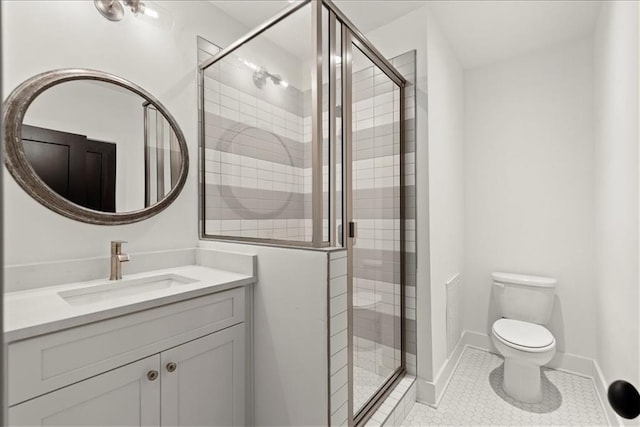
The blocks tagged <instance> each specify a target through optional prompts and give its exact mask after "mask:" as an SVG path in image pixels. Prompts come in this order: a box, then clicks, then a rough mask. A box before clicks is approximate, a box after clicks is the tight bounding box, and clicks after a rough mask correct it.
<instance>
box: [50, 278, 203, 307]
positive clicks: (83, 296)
mask: <svg viewBox="0 0 640 427" xmlns="http://www.w3.org/2000/svg"><path fill="white" fill-rule="evenodd" d="M194 282H197V280H194V279H191V278H189V277H185V276H180V275H178V274H163V275H160V276H151V277H143V278H140V279H129V280H127V279H125V280H118V281H112V282H109V283H105V284H103V285H96V286H88V287H86V288H79V289H72V290H69V291H62V292H58V295H59V296H60V297H61V298H62V299H64V300H65V301H66V302H68V303H69V304H71V305H84V304H93V303H97V302H107V301H112V300H117V299H122V298H126V297H130V296H135V295H140V294H144V293H146V292H152V291H158V290H161V289H168V288H175V287H178V286H182V285H186V284H189V283H194Z"/></svg>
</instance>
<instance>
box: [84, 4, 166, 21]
mask: <svg viewBox="0 0 640 427" xmlns="http://www.w3.org/2000/svg"><path fill="white" fill-rule="evenodd" d="M93 4H94V5H95V7H96V9H98V12H100V14H101V15H102V16H104V17H105V18H107V19H108V20H109V21H114V22H116V21H121V20H122V19H123V18H124V6H127V7H128V8H130V9H131V12H132V13H133V14H134V15H135V16H137V17H139V18H141V19H143V20H145V21H148V22H150V23H152V24H154V25H159V26H161V27H167V28H172V27H173V18H172V17H171V14H170V13H168V12H166V11H164V10H163V9H161V8H159V7H158V6H156V5H153V6H151V5H150V4H149V3H145V2H143V1H142V0H94V1H93Z"/></svg>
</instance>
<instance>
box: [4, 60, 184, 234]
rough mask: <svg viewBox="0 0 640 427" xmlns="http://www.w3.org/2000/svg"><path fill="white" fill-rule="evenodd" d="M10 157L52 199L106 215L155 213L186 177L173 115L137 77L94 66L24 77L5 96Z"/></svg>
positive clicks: (82, 214)
mask: <svg viewBox="0 0 640 427" xmlns="http://www.w3.org/2000/svg"><path fill="white" fill-rule="evenodd" d="M3 115H4V121H3V126H4V131H5V132H4V150H5V164H6V165H7V168H8V170H9V171H10V172H11V174H12V175H13V177H14V178H15V180H16V181H17V182H18V184H19V185H20V186H21V187H22V188H23V189H24V190H25V191H26V192H27V193H29V194H30V195H31V196H32V197H33V198H35V199H36V200H37V201H38V202H40V203H41V204H43V205H44V206H46V207H47V208H49V209H51V210H53V211H55V212H57V213H59V214H62V215H65V216H67V217H69V218H72V219H75V220H78V221H82V222H87V223H92V224H102V225H117V224H127V223H131V222H136V221H140V220H143V219H146V218H149V217H151V216H153V215H156V214H157V213H159V212H161V211H162V210H163V209H165V208H166V207H167V206H169V205H170V204H171V203H172V202H173V200H175V198H176V197H177V196H178V194H179V193H180V191H181V190H182V187H183V186H184V183H185V181H186V178H187V172H188V169H189V156H188V152H187V145H186V141H185V138H184V135H183V134H182V131H181V130H180V128H179V127H178V124H177V122H176V121H175V119H174V118H173V117H172V116H171V114H170V113H169V112H168V111H167V109H166V108H164V106H163V105H162V104H160V102H159V101H158V100H157V99H156V98H154V97H153V96H152V95H151V94H149V93H148V92H146V91H145V90H144V89H142V88H141V87H139V86H136V85H135V84H133V83H131V82H129V81H127V80H125V79H122V78H120V77H117V76H114V75H111V74H107V73H103V72H100V71H94V70H79V69H67V70H55V71H49V72H46V73H42V74H39V75H37V76H34V77H32V78H30V79H29V80H27V81H25V82H24V83H22V84H21V85H20V86H18V87H17V88H16V89H15V90H14V91H13V92H12V93H11V95H9V97H8V98H7V101H6V102H5V105H4V111H3Z"/></svg>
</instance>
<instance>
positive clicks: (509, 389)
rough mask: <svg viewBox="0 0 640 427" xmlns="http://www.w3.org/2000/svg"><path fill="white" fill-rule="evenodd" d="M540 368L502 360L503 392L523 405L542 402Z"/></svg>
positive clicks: (514, 360)
mask: <svg viewBox="0 0 640 427" xmlns="http://www.w3.org/2000/svg"><path fill="white" fill-rule="evenodd" d="M540 375H541V374H540V366H538V365H535V364H533V363H527V362H524V361H522V360H519V359H513V358H505V360H504V382H503V383H502V387H503V388H504V391H505V392H506V393H507V394H508V395H509V396H511V397H513V398H514V399H515V400H518V401H520V402H525V403H539V402H541V401H542V382H541V380H540Z"/></svg>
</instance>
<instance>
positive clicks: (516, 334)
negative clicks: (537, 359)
mask: <svg viewBox="0 0 640 427" xmlns="http://www.w3.org/2000/svg"><path fill="white" fill-rule="evenodd" d="M492 332H493V335H494V336H495V337H496V338H497V339H498V340H500V342H502V343H504V344H505V345H507V346H509V347H511V348H515V349H517V350H521V351H526V352H530V353H541V352H545V351H547V350H549V349H550V348H551V347H553V346H555V343H556V340H555V338H554V337H553V335H552V334H551V332H549V330H548V329H547V328H545V327H544V326H541V325H537V324H535V323H530V322H523V321H522V320H514V319H498V320H496V321H495V322H494V324H493V328H492Z"/></svg>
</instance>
